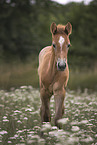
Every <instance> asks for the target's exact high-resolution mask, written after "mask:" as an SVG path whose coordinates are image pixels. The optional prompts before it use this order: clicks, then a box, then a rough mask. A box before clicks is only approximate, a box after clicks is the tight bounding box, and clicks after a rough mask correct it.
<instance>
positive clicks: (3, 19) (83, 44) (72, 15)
mask: <svg viewBox="0 0 97 145" xmlns="http://www.w3.org/2000/svg"><path fill="white" fill-rule="evenodd" d="M96 17H97V2H96V0H93V1H92V2H91V3H90V4H89V5H84V3H83V2H82V3H69V4H67V5H60V4H58V3H55V2H52V1H51V0H23V1H21V0H18V1H16V0H12V1H11V0H9V1H7V0H4V1H0V52H1V53H0V60H4V61H7V62H8V60H9V61H10V60H11V61H12V60H14V59H20V60H22V61H24V60H26V58H28V57H29V56H30V54H31V55H32V54H33V55H36V54H38V53H39V51H40V50H41V49H42V48H43V47H45V46H47V45H51V34H50V24H51V23H52V22H53V21H54V22H56V23H57V24H58V23H62V24H66V23H67V22H68V21H70V22H71V23H72V26H73V32H72V35H71V36H70V39H71V44H72V47H71V48H70V51H69V58H70V59H69V62H70V64H72V62H76V59H77V60H79V59H80V57H81V60H82V61H83V62H84V61H85V60H86V58H88V59H87V61H88V60H90V61H89V62H88V63H90V62H91V60H93V61H94V60H96V56H97V51H96V44H97V42H96V40H97V27H96V24H97V19H96ZM93 61H92V62H93Z"/></svg>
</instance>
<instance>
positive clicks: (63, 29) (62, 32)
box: [57, 24, 65, 34]
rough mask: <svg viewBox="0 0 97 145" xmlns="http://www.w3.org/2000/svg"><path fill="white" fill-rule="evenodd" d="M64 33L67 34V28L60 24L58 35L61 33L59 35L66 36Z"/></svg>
mask: <svg viewBox="0 0 97 145" xmlns="http://www.w3.org/2000/svg"><path fill="white" fill-rule="evenodd" d="M64 32H65V26H64V25H60V24H59V25H58V26H57V33H59V34H64Z"/></svg>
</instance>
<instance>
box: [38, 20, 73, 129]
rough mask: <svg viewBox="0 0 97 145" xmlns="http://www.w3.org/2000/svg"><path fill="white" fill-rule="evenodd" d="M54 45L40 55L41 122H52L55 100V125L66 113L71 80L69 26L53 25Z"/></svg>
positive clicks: (70, 29) (44, 49) (46, 48)
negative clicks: (53, 100)
mask: <svg viewBox="0 0 97 145" xmlns="http://www.w3.org/2000/svg"><path fill="white" fill-rule="evenodd" d="M50 30H51V33H52V45H51V46H47V47H45V48H43V49H42V50H41V52H40V54H39V68H38V74H39V82H40V97H41V102H42V105H41V109H40V114H41V121H42V122H50V120H51V117H50V107H49V106H50V98H51V96H52V94H54V99H55V125H57V126H58V120H59V119H61V118H62V115H63V113H64V98H65V88H66V86H67V82H68V78H69V69H68V64H67V53H68V49H69V46H70V40H69V35H70V34H71V31H72V25H71V24H70V22H68V23H67V25H56V24H55V23H52V24H51V27H50Z"/></svg>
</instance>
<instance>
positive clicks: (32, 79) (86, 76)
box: [0, 60, 97, 91]
mask: <svg viewBox="0 0 97 145" xmlns="http://www.w3.org/2000/svg"><path fill="white" fill-rule="evenodd" d="M37 68H38V63H37V60H35V61H32V62H30V63H29V62H28V63H21V62H19V63H13V64H12V63H11V64H9V63H8V64H6V63H3V64H1V65H0V89H6V90H9V89H10V88H12V87H15V88H18V87H20V86H22V85H31V86H33V87H35V88H38V87H39V83H38V81H39V80H38V72H37ZM68 88H69V89H70V90H77V89H81V90H84V89H85V88H88V89H90V90H93V91H94V90H97V69H95V70H93V71H90V70H89V69H86V70H85V71H80V70H77V71H74V70H73V71H71V69H70V78H69V83H68Z"/></svg>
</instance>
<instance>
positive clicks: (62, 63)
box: [57, 59, 66, 71]
mask: <svg viewBox="0 0 97 145" xmlns="http://www.w3.org/2000/svg"><path fill="white" fill-rule="evenodd" d="M65 68H66V60H65V59H58V61H57V69H58V70H59V71H64V70H65Z"/></svg>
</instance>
